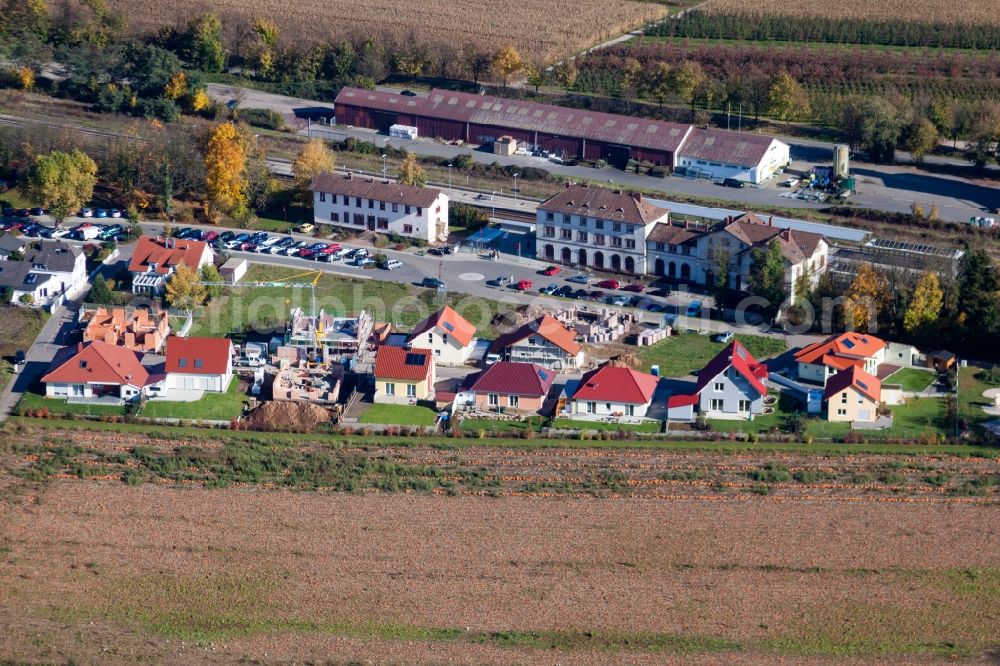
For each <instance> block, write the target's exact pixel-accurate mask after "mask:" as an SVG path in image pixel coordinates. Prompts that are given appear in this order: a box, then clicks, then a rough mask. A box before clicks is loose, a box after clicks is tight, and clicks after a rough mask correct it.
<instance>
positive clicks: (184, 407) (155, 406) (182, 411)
mask: <svg viewBox="0 0 1000 666" xmlns="http://www.w3.org/2000/svg"><path fill="white" fill-rule="evenodd" d="M245 399H246V396H244V395H243V393H242V392H241V391H240V380H239V378H238V377H233V380H232V381H231V382H230V383H229V390H227V391H226V392H225V393H221V394H220V393H206V394H205V395H204V396H202V397H201V399H199V400H194V401H192V402H174V401H170V400H150V401H149V402H147V403H146V406H145V407H144V408H143V410H142V414H140V416H145V417H148V418H151V419H156V418H159V419H186V420H191V421H197V420H198V419H205V420H211V421H228V420H230V419H234V418H236V417H238V416H239V415H240V414H241V413H242V412H243V401H244V400H245Z"/></svg>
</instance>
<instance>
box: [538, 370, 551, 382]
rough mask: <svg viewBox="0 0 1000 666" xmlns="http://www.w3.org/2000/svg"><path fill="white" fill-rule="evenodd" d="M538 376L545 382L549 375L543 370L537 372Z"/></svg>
mask: <svg viewBox="0 0 1000 666" xmlns="http://www.w3.org/2000/svg"><path fill="white" fill-rule="evenodd" d="M538 376H539V377H540V378H541V380H542V381H543V382H544V381H546V380H547V379H548V378H549V373H547V372H545V371H544V370H539V371H538Z"/></svg>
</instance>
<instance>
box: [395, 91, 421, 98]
mask: <svg viewBox="0 0 1000 666" xmlns="http://www.w3.org/2000/svg"><path fill="white" fill-rule="evenodd" d="M399 94H400V95H403V96H404V97H416V96H417V93H415V92H413V91H412V90H404V91H403V92H401V93H399Z"/></svg>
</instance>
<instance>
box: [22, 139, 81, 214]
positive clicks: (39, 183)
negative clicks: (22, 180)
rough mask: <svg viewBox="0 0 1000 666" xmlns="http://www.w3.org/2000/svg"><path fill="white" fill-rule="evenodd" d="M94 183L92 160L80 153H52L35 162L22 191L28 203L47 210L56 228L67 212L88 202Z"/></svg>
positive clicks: (41, 156) (37, 158) (39, 157)
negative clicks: (24, 192) (30, 202)
mask: <svg viewBox="0 0 1000 666" xmlns="http://www.w3.org/2000/svg"><path fill="white" fill-rule="evenodd" d="M96 183H97V165H96V164H95V163H94V160H92V159H90V157H88V156H87V155H86V154H85V153H83V152H81V151H79V150H73V151H71V152H68V153H66V152H62V151H58V150H54V151H52V152H51V153H48V154H46V155H38V156H37V157H36V158H35V162H34V164H32V165H31V168H30V169H29V170H28V176H27V182H26V188H25V190H26V194H27V196H28V199H29V200H31V201H32V202H34V203H36V204H38V205H39V206H44V207H45V208H48V209H49V214H50V215H51V216H52V218H53V219H54V220H55V221H56V226H59V225H61V224H62V223H63V220H65V219H66V218H67V217H68V216H69V214H70V212H72V211H74V210H76V209H78V208H80V207H81V206H82V205H83V204H84V203H86V202H87V201H89V200H90V197H91V196H93V194H94V185H95V184H96Z"/></svg>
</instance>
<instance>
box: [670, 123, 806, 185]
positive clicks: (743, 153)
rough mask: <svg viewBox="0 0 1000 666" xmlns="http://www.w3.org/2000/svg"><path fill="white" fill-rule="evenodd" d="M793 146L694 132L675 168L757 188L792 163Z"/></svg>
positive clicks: (749, 136) (715, 132) (721, 133)
mask: <svg viewBox="0 0 1000 666" xmlns="http://www.w3.org/2000/svg"><path fill="white" fill-rule="evenodd" d="M789 150H790V149H789V146H788V144H787V143H785V142H783V141H779V140H778V139H775V138H774V137H770V136H765V135H762V134H751V133H749V132H728V131H725V130H716V129H701V128H693V129H692V130H691V131H690V132H689V133H688V135H687V136H686V137H685V139H684V141H683V142H682V143H681V145H680V148H679V149H678V150H677V154H676V158H675V159H676V164H675V165H674V166H675V168H684V169H686V170H687V171H688V172H689V173H697V174H699V175H701V176H703V177H706V178H710V179H713V180H720V179H724V178H735V179H737V180H742V181H745V182H747V183H750V184H753V185H757V184H759V183H762V182H764V181H765V180H767V179H768V178H771V177H772V176H773V175H774V174H775V172H776V171H778V170H779V169H783V168H784V167H786V166H788V164H789V162H790V161H791V157H790V154H789Z"/></svg>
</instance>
